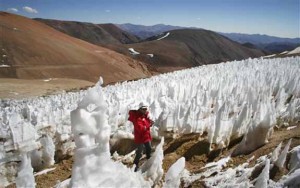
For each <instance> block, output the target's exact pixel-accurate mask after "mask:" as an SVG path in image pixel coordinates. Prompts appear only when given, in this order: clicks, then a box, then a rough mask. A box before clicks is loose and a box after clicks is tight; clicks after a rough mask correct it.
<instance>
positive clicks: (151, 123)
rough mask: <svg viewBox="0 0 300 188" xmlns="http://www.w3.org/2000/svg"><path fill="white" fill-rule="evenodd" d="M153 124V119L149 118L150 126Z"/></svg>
mask: <svg viewBox="0 0 300 188" xmlns="http://www.w3.org/2000/svg"><path fill="white" fill-rule="evenodd" d="M153 124H154V121H152V120H151V119H150V127H151V126H152V125H153Z"/></svg>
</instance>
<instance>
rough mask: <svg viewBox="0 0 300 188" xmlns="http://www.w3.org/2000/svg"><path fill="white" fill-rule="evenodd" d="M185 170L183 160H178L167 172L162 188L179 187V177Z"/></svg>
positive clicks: (182, 158)
mask: <svg viewBox="0 0 300 188" xmlns="http://www.w3.org/2000/svg"><path fill="white" fill-rule="evenodd" d="M184 168H185V158H184V157H181V158H179V159H178V160H177V161H176V162H175V163H174V164H173V165H172V166H171V167H170V168H169V170H168V172H167V173H166V177H165V184H164V186H163V187H165V188H167V187H170V188H172V187H179V185H180V176H181V174H182V173H183V171H184Z"/></svg>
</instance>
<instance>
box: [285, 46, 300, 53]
mask: <svg viewBox="0 0 300 188" xmlns="http://www.w3.org/2000/svg"><path fill="white" fill-rule="evenodd" d="M298 53H300V46H299V47H297V48H295V49H294V50H292V51H290V52H288V53H287V54H290V55H291V54H298Z"/></svg>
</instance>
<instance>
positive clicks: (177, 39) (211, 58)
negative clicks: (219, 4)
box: [51, 22, 264, 72]
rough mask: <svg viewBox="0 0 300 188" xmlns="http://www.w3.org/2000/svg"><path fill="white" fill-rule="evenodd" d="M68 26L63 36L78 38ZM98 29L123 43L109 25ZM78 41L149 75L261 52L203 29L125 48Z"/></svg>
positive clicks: (84, 30) (85, 30)
mask: <svg viewBox="0 0 300 188" xmlns="http://www.w3.org/2000/svg"><path fill="white" fill-rule="evenodd" d="M62 23H64V22H62ZM51 24H52V26H53V27H54V28H56V29H59V30H60V26H59V27H58V24H54V23H51ZM68 24H70V25H72V24H73V26H68V29H69V31H68V32H66V33H67V34H69V35H71V36H74V37H78V36H76V35H74V33H73V32H75V31H76V26H74V24H76V22H68ZM81 24H82V28H81V29H82V30H81V31H80V32H82V33H90V28H89V25H88V24H86V23H81ZM76 25H77V24H76ZM98 26H99V27H100V26H101V28H102V29H104V30H106V31H107V32H108V33H110V34H111V36H114V37H113V38H114V39H118V41H121V38H123V39H124V35H122V34H123V33H124V31H122V30H120V29H116V26H114V25H112V24H102V25H97V27H98ZM63 28H65V27H63ZM167 33H170V34H169V35H168V36H167V37H165V38H163V39H161V40H157V39H159V38H161V37H163V36H165V35H166V34H167ZM97 35H99V38H102V37H101V33H93V34H92V36H95V37H94V38H96V36H97ZM79 38H81V39H83V40H86V41H88V42H91V43H94V44H97V45H102V46H105V47H107V48H110V49H112V50H114V51H116V52H119V53H122V54H124V55H127V56H130V57H132V58H134V59H137V60H139V61H143V62H146V63H147V66H148V67H149V68H152V69H151V70H152V72H156V71H157V72H169V71H172V70H177V69H183V68H189V67H194V66H199V65H205V64H213V63H220V62H225V61H232V60H241V59H246V58H249V57H260V56H263V55H264V52H262V51H261V50H258V49H253V48H248V47H245V46H243V45H241V44H239V43H237V42H234V41H232V40H230V39H228V38H226V37H224V36H222V35H220V34H217V33H215V32H212V31H208V30H204V29H178V30H172V31H170V32H165V33H163V34H162V35H160V36H154V37H151V38H149V39H148V40H146V41H144V42H139V43H137V41H136V40H131V41H134V42H132V43H131V44H125V43H126V42H120V43H117V42H113V41H112V40H111V41H106V42H105V43H104V42H102V43H101V44H100V43H99V42H97V40H94V39H93V37H90V38H88V39H85V38H83V37H82V36H79ZM125 38H126V37H125ZM128 40H129V39H128ZM129 48H134V49H135V51H137V52H139V53H140V54H138V55H133V54H132V53H130V51H129V50H128V49H129Z"/></svg>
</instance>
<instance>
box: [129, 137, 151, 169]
mask: <svg viewBox="0 0 300 188" xmlns="http://www.w3.org/2000/svg"><path fill="white" fill-rule="evenodd" d="M144 147H145V149H146V157H147V159H149V158H150V157H151V143H150V142H146V143H144V144H138V146H137V149H136V151H135V158H134V161H133V162H134V164H135V165H136V167H137V168H138V167H139V161H140V158H141V157H142V152H143V149H144Z"/></svg>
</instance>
